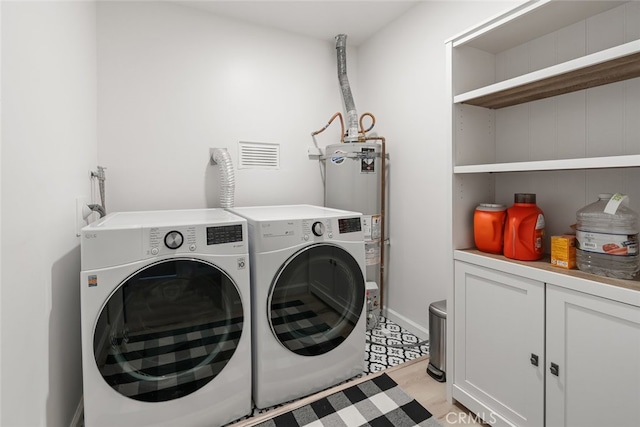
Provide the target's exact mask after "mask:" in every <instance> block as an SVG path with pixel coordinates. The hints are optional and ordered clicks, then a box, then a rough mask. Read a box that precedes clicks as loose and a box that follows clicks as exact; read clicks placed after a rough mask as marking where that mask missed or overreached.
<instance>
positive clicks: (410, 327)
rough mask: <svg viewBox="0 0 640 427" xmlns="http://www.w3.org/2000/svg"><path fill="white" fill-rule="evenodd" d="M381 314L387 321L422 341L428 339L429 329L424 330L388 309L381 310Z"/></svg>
mask: <svg viewBox="0 0 640 427" xmlns="http://www.w3.org/2000/svg"><path fill="white" fill-rule="evenodd" d="M383 313H384V315H385V317H386V318H387V319H389V320H391V321H392V322H394V323H396V324H398V325H399V326H400V327H402V328H404V329H406V330H407V331H409V332H411V333H412V334H414V335H415V336H417V337H418V338H420V339H422V340H426V339H428V338H429V329H428V328H425V327H423V326H421V325H418V324H417V323H415V322H414V321H412V320H410V319H407V318H406V317H404V316H403V315H401V314H400V313H398V312H396V311H393V310H391V309H390V308H387V307H385V308H384V310H383Z"/></svg>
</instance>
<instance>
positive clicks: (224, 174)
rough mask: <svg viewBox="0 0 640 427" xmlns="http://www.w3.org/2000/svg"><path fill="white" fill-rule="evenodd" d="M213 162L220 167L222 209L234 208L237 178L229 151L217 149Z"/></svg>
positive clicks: (214, 151) (212, 157)
mask: <svg viewBox="0 0 640 427" xmlns="http://www.w3.org/2000/svg"><path fill="white" fill-rule="evenodd" d="M211 160H212V161H213V162H214V163H216V164H217V165H218V166H219V167H220V189H221V191H220V207H223V208H232V207H234V204H235V190H236V178H235V174H234V172H233V162H232V161H231V156H230V155H229V152H228V151H227V150H225V149H223V148H216V149H214V150H213V153H212V154H211Z"/></svg>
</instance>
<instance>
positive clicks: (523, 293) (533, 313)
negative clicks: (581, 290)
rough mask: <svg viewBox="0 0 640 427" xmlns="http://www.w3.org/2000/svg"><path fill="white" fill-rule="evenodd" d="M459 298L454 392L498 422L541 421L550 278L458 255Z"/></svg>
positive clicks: (523, 423) (490, 420) (529, 423)
mask: <svg viewBox="0 0 640 427" xmlns="http://www.w3.org/2000/svg"><path fill="white" fill-rule="evenodd" d="M454 298H455V302H454V305H455V311H454V313H455V319H454V320H455V321H454V342H455V355H454V360H455V370H454V373H453V375H454V392H453V395H454V396H453V397H454V398H456V399H457V400H459V401H460V402H461V403H463V404H465V405H466V406H467V407H469V409H472V410H474V412H476V413H477V414H478V415H480V416H481V417H483V418H484V419H485V421H487V422H488V423H490V424H492V425H499V424H508V423H511V424H515V425H519V426H536V427H539V426H541V425H542V424H543V421H544V406H543V405H544V283H542V282H538V281H534V280H530V279H527V278H524V277H520V276H515V275H511V274H507V273H504V272H500V271H498V270H492V269H489V268H484V267H479V266H475V265H471V264H466V263H464V262H460V261H457V262H456V266H455V294H454ZM536 359H537V362H536ZM536 365H537V366H536ZM505 421H506V422H505Z"/></svg>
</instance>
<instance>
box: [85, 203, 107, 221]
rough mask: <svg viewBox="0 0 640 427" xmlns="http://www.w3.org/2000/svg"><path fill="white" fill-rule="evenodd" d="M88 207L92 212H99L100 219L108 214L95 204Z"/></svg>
mask: <svg viewBox="0 0 640 427" xmlns="http://www.w3.org/2000/svg"><path fill="white" fill-rule="evenodd" d="M87 206H88V207H89V209H91V211H93V212H98V213H99V214H100V218H102V217H104V216H105V215H106V214H107V212H106V211H105V210H104V208H103V207H102V206H101V205H97V204H93V205H87Z"/></svg>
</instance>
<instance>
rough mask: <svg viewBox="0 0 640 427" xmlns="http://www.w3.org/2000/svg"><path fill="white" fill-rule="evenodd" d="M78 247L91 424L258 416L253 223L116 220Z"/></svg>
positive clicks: (194, 213)
mask: <svg viewBox="0 0 640 427" xmlns="http://www.w3.org/2000/svg"><path fill="white" fill-rule="evenodd" d="M81 239H82V243H81V250H82V272H81V292H80V295H81V312H82V365H83V370H82V371H83V381H84V416H85V425H86V426H87V427H94V426H119V427H124V426H169V425H171V426H219V425H222V424H224V423H227V422H229V421H232V420H235V419H237V418H240V417H242V416H244V415H246V414H249V413H250V412H251V410H252V405H251V320H250V319H251V310H250V293H249V292H250V285H249V279H250V277H249V254H248V237H247V222H246V221H245V220H244V219H243V218H240V217H238V216H236V215H233V214H231V213H229V212H227V211H225V210H222V209H201V210H180V211H152V212H126V213H113V214H109V215H107V216H105V217H104V218H102V219H100V220H98V221H96V222H94V223H92V224H90V225H88V226H87V227H84V228H83V229H82V237H81Z"/></svg>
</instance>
